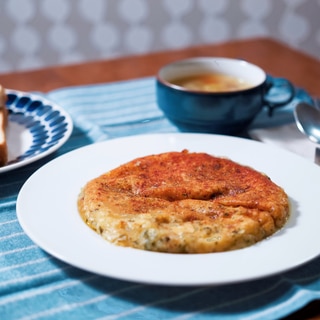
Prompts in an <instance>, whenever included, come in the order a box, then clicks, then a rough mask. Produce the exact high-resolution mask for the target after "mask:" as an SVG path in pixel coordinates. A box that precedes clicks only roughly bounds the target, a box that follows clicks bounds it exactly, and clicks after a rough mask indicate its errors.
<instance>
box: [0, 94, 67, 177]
mask: <svg viewBox="0 0 320 320" xmlns="http://www.w3.org/2000/svg"><path fill="white" fill-rule="evenodd" d="M6 94H7V96H8V100H7V103H6V106H7V109H8V111H9V123H8V128H7V145H8V164H7V165H6V166H4V167H1V168H0V173H2V172H6V171H10V170H13V169H16V168H19V167H22V166H25V165H27V164H29V163H31V162H34V161H36V160H39V159H41V158H43V157H45V156H47V155H49V154H51V153H52V152H54V151H56V150H57V149H58V148H60V147H61V146H62V145H63V144H64V143H65V142H66V141H67V140H68V138H69V137H70V135H71V132H72V128H73V124H72V120H71V118H70V116H69V115H68V113H67V112H66V111H64V110H63V109H62V108H61V107H60V106H59V105H57V104H55V103H53V102H52V101H49V100H47V99H45V98H44V97H42V96H40V95H37V94H32V93H26V92H22V91H17V90H10V89H7V90H6Z"/></svg>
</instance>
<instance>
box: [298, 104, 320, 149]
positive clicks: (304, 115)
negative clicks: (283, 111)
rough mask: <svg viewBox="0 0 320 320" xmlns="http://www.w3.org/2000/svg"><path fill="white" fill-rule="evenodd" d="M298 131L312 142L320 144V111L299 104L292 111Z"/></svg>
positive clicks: (307, 105)
mask: <svg viewBox="0 0 320 320" xmlns="http://www.w3.org/2000/svg"><path fill="white" fill-rule="evenodd" d="M294 117H295V120H296V124H297V126H298V129H299V130H300V131H301V132H302V133H304V134H305V135H306V136H307V137H308V138H309V139H310V140H311V141H312V142H315V143H320V110H318V109H316V108H315V107H313V106H311V105H309V104H307V103H305V102H301V103H299V104H298V105H297V106H296V108H295V110H294Z"/></svg>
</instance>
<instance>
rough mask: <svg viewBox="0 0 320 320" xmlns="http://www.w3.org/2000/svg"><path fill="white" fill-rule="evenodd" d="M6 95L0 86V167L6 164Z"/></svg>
mask: <svg viewBox="0 0 320 320" xmlns="http://www.w3.org/2000/svg"><path fill="white" fill-rule="evenodd" d="M6 101H7V95H6V93H5V90H4V88H3V87H2V86H1V85H0V167H2V166H4V165H6V164H7V162H8V147H7V139H6V129H7V125H8V110H7V109H6Z"/></svg>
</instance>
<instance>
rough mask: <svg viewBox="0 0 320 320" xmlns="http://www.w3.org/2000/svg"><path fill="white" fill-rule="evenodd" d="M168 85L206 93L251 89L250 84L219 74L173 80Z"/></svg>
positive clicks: (198, 75)
mask: <svg viewBox="0 0 320 320" xmlns="http://www.w3.org/2000/svg"><path fill="white" fill-rule="evenodd" d="M170 83H172V84H174V85H177V86H180V87H183V88H185V89H188V90H193V91H206V92H228V91H238V90H244V89H249V88H250V87H252V84H250V83H248V82H247V81H245V80H243V79H241V78H237V77H234V76H229V75H226V74H219V73H211V74H197V75H192V76H186V77H183V78H177V79H173V80H171V81H170Z"/></svg>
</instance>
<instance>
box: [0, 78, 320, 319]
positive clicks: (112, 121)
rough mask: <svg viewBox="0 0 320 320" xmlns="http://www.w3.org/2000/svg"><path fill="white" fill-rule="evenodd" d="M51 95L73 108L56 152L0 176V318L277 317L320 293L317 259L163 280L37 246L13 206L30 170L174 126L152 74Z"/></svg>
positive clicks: (286, 117)
mask: <svg viewBox="0 0 320 320" xmlns="http://www.w3.org/2000/svg"><path fill="white" fill-rule="evenodd" d="M48 97H49V98H51V99H52V100H54V101H56V102H58V103H59V104H60V105H62V106H63V107H64V108H65V109H66V110H67V111H68V112H69V113H70V115H71V116H72V118H73V120H74V123H75V129H74V132H73V134H72V136H71V138H70V139H69V140H68V142H67V143H66V144H65V145H64V146H63V147H61V148H60V149H59V150H58V151H57V152H56V153H55V154H53V155H50V156H48V157H46V158H45V159H42V160H39V161H37V162H35V163H32V164H30V165H28V166H25V167H22V168H19V169H17V170H15V171H12V172H7V173H4V174H2V175H0V319H5V320H7V319H80V320H81V319H148V320H152V319H181V320H182V319H230V320H232V319H277V318H280V317H283V316H285V315H288V314H289V313H291V312H293V311H295V310H297V309H299V308H301V307H302V306H304V305H305V304H306V303H308V302H309V301H311V300H313V299H320V258H318V259H315V260H314V261H312V262H310V263H308V264H306V265H304V266H302V267H299V268H296V269H295V270H292V271H290V272H286V273H284V274H281V275H277V276H273V277H269V278H266V279H260V280H256V281H251V282H246V283H239V284H232V285H225V286H213V287H167V286H152V285H143V284H137V283H130V282H126V281H120V280H115V279H111V278H107V277H101V276H98V275H95V274H91V273H89V272H86V271H82V270H79V269H77V268H74V267H72V266H70V265H68V264H65V263H64V262H61V261H59V260H57V259H56V258H53V257H52V256H50V255H48V254H47V253H45V252H44V251H42V250H41V249H40V248H39V247H37V246H36V245H35V244H34V243H33V242H32V241H31V240H30V239H29V238H28V237H27V236H26V235H25V233H24V232H23V230H22V229H21V227H20V225H19V223H18V221H17V217H16V209H15V205H16V199H17V195H18V192H19V190H20V188H21V186H22V185H23V183H24V182H25V181H26V179H27V178H28V177H29V176H30V175H31V174H32V173H33V172H35V171H36V170H37V169H38V168H39V167H41V166H42V165H43V164H45V163H46V162H48V161H50V160H51V159H54V158H55V157H57V156H59V155H61V154H63V153H66V152H69V151H71V150H73V149H76V148H79V147H81V146H84V145H86V144H90V143H93V142H96V141H101V140H105V139H110V138H117V137H120V136H125V135H133V134H140V133H148V132H176V131H177V129H176V128H175V127H174V126H173V125H172V124H171V123H170V122H168V121H167V120H166V119H165V117H164V116H163V114H162V113H161V111H160V110H159V109H158V108H157V106H156V103H155V93H154V79H153V78H144V79H138V80H133V81H125V82H119V83H112V84H101V85H93V86H83V87H74V88H65V89H61V90H56V91H53V92H51V93H50V94H48ZM298 98H299V97H297V99H298ZM290 111H291V112H290ZM291 113H292V105H290V106H288V108H287V110H286V112H284V113H283V114H282V119H281V121H284V120H285V121H290V119H291V118H290V117H291V116H292V115H291ZM263 117H264V116H261V117H260V119H258V120H257V122H256V125H257V123H259V121H260V122H261V123H262V124H263V121H264V119H265V118H263ZM275 120H277V119H275ZM278 120H279V119H278ZM48 187H49V186H44V188H48ZM39 196H41V195H39ZM53 201H54V200H53ZM48 205H50V204H48ZM48 228H50V226H48ZM57 237H59V231H58V230H57ZM248 263H250V261H248ZM270 263H272V261H270ZM234 267H236V263H235V265H234V266H230V268H234ZM128 268H130V266H128ZM195 272H199V271H198V270H195ZM190 277H192V275H190Z"/></svg>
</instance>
